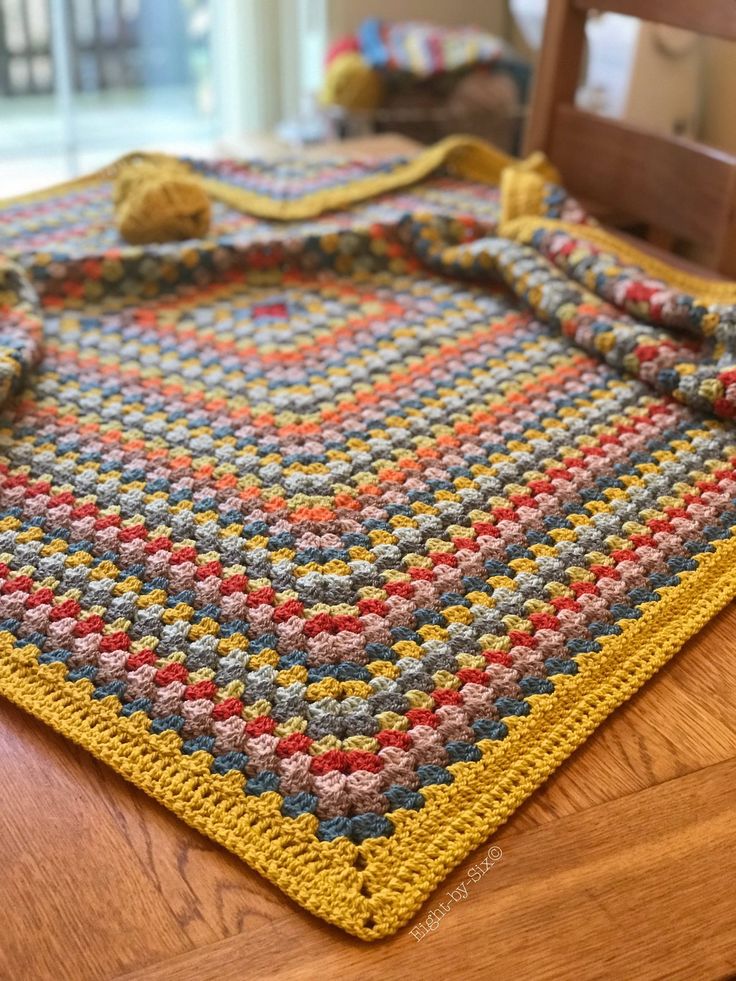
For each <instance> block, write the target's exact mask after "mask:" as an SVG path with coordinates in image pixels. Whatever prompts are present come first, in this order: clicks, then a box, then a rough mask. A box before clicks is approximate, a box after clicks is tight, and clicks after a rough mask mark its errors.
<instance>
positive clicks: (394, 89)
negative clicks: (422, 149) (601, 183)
mask: <svg viewBox="0 0 736 981" xmlns="http://www.w3.org/2000/svg"><path fill="white" fill-rule="evenodd" d="M544 12H545V0H485V2H484V3H482V4H479V3H478V2H477V0H0V197H6V196H9V195H12V194H18V193H24V192H26V191H30V190H33V189H35V188H37V187H42V186H44V185H47V184H50V183H53V182H57V181H60V180H65V179H67V178H69V177H73V176H76V175H77V174H80V173H85V172H88V171H90V170H93V169H96V168H98V167H100V166H102V165H104V164H105V163H107V162H109V161H110V160H112V159H114V158H115V157H116V156H118V155H120V154H122V153H124V152H127V151H129V150H133V149H160V150H165V151H169V152H174V153H182V154H187V155H191V156H203V157H209V156H213V155H220V156H222V155H224V156H258V157H268V156H272V155H276V154H280V153H284V152H285V151H288V150H289V149H294V148H297V149H300V148H303V147H320V146H324V145H325V144H330V148H334V143H335V141H339V140H341V139H344V138H346V137H363V136H367V135H369V134H372V133H376V132H398V133H403V134H404V135H406V136H408V137H410V138H412V139H414V140H418V141H420V142H431V141H433V140H435V139H438V138H440V137H441V136H443V135H445V134H446V133H448V132H453V131H462V132H472V133H476V134H477V135H481V136H484V137H486V138H488V139H491V140H493V141H494V142H496V143H498V144H500V145H501V146H503V147H504V148H505V149H507V150H510V151H514V150H517V149H518V148H519V145H520V136H521V132H522V129H523V125H524V119H525V115H526V108H527V104H528V99H529V96H530V92H531V81H532V76H533V70H534V64H535V58H536V54H537V51H538V48H539V44H540V41H541V32H542V26H543V20H544ZM366 21H367V23H366ZM415 21H422V22H425V24H427V23H428V24H432V25H437V27H438V28H439V29H440V33H439V34H433V33H432V32H431V31H428V29H427V28H425V29H424V30H423V31H418V30H417V29H416V27H414V28H412V29H409V28H407V29H406V30H404V31H403V32H402V31H396V32H395V33H394V34H393V35H391V44H392V45H393V47H391V46H390V45H387V43H386V37H387V35H386V33H385V31H386V25H387V24H393V25H396V24H397V23H398V24H399V25H400V24H402V23H404V22H409V24H410V25H411V23H412V22H415ZM448 27H454V28H460V27H462V28H467V29H468V30H464V31H460V32H455V33H451V34H447V33H442V30H443V29H444V28H448ZM438 39H439V40H438ZM440 49H441V50H440ZM438 50H440V54H439V55H438V54H437V51H438ZM397 52H399V57H398V60H397V57H396V53H397ZM381 59H383V61H381ZM377 69H378V72H377ZM578 101H579V103H580V104H581V105H583V106H585V107H586V108H588V109H590V110H591V111H594V112H600V113H603V114H605V115H609V116H614V117H619V118H626V119H629V120H631V121H633V122H638V123H641V124H642V125H645V126H646V127H647V128H649V129H653V130H660V131H664V132H669V133H678V134H682V135H686V136H687V135H689V136H693V137H696V138H699V139H702V140H703V141H705V142H707V143H709V144H711V145H713V146H716V147H721V148H723V149H725V150H730V151H736V113H734V111H733V108H732V107H733V105H734V103H735V102H736V56H735V55H734V51H733V46H732V45H730V44H728V43H727V42H721V41H717V40H713V39H705V38H699V37H697V36H695V35H689V34H685V33H684V32H682V31H675V30H673V29H666V28H662V27H656V26H655V25H650V24H643V23H641V22H639V21H637V20H634V19H631V18H626V17H620V16H617V15H611V14H607V15H603V16H600V17H598V18H595V19H593V20H592V21H591V22H590V24H589V30H588V56H587V68H586V71H585V75H584V77H583V78H582V79H581V87H580V91H579V94H578Z"/></svg>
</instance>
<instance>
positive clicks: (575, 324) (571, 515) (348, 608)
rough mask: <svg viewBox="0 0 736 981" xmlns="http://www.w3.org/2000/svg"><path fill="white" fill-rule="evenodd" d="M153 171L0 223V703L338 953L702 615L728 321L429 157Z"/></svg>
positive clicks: (726, 306) (733, 395)
mask: <svg viewBox="0 0 736 981" xmlns="http://www.w3.org/2000/svg"><path fill="white" fill-rule="evenodd" d="M187 163H188V166H189V167H190V168H191V169H192V171H193V172H196V173H198V174H199V175H200V176H201V178H202V180H203V181H204V182H205V183H206V186H207V188H208V190H209V192H210V193H211V195H212V196H213V198H214V199H215V202H216V203H215V209H214V227H213V231H212V235H211V236H210V237H209V238H208V239H203V240H197V241H188V242H184V243H178V244H168V245H158V246H146V247H145V248H142V247H131V246H126V245H123V244H122V243H121V242H120V241H119V240H118V238H117V234H116V232H115V229H114V224H113V221H112V198H111V190H110V176H111V173H102V174H98V175H93V176H92V177H90V178H88V179H85V180H82V181H78V182H73V183H71V184H69V185H66V186H63V187H60V188H56V189H51V190H49V191H48V192H44V193H41V194H37V195H32V196H30V197H28V198H27V199H19V200H17V201H14V202H6V203H5V204H4V205H3V206H2V210H0V222H1V225H0V228H1V229H2V232H1V234H2V245H1V251H2V254H3V258H2V260H1V263H2V264H1V265H0V393H1V394H2V397H3V399H4V403H5V404H4V408H3V410H2V417H1V418H0V452H1V454H2V459H0V507H1V508H2V511H1V513H0V579H1V581H2V587H1V589H0V692H1V693H2V694H4V695H5V696H6V697H8V698H10V699H12V700H13V701H15V702H17V703H18V704H19V705H21V706H22V707H23V708H25V709H26V710H28V711H29V712H31V713H32V714H33V715H35V716H36V717H37V718H39V719H42V720H43V721H45V722H46V723H48V724H50V725H52V726H54V727H55V728H56V729H58V730H59V731H61V732H63V733H64V734H65V735H66V736H68V737H69V738H71V739H73V740H75V741H77V742H79V743H81V744H82V745H84V746H86V747H87V748H88V749H89V750H90V751H91V752H93V753H94V754H96V755H97V756H98V757H100V758H101V759H103V760H105V761H106V762H108V763H109V764H111V765H112V766H113V767H115V768H116V769H117V770H118V771H119V772H121V773H122V774H123V775H125V776H126V777H127V778H129V779H130V780H132V781H133V782H135V783H136V784H137V785H139V786H140V787H142V788H143V789H144V790H145V791H147V792H148V793H149V794H151V795H152V796H153V797H155V798H156V799H158V800H160V801H161V802H163V803H164V804H166V805H167V806H168V807H170V808H171V809H172V810H174V811H175V812H176V813H177V814H179V815H180V816H181V817H182V818H183V819H184V820H186V821H188V822H189V823H190V824H192V825H193V826H194V827H196V828H198V829H200V830H201V831H203V832H204V833H205V834H207V835H209V836H210V837H212V838H213V839H215V840H216V841H218V842H220V843H222V844H223V845H225V846H226V847H228V848H229V849H231V850H232V851H233V852H235V853H236V854H238V855H240V856H241V857H242V858H243V859H245V860H246V861H247V862H248V863H249V864H250V865H251V866H253V867H254V868H256V869H257V870H258V871H259V872H261V873H262V874H263V875H265V876H267V877H268V878H269V879H271V880H272V881H273V882H275V883H276V884H277V885H279V886H280V887H281V888H282V889H283V890H284V891H285V892H286V893H288V894H289V895H290V896H291V897H293V898H294V899H295V900H297V901H298V902H299V903H301V904H302V905H304V906H305V907H306V908H307V909H309V910H311V911H312V912H313V913H316V914H317V915H319V916H322V917H324V918H325V919H327V920H329V921H331V922H333V923H336V924H338V925H339V926H341V927H343V928H344V929H346V930H348V931H350V932H352V933H354V934H356V935H357V936H359V937H362V938H364V939H373V938H377V937H380V936H385V935H387V934H389V933H391V932H393V931H395V930H396V929H398V927H399V926H400V925H401V924H403V923H405V922H406V921H407V920H408V919H409V918H410V917H411V916H412V915H413V914H414V913H415V912H416V911H417V909H418V908H419V906H420V905H421V903H422V902H423V901H424V899H425V898H426V897H427V896H428V895H429V894H430V892H431V891H432V889H433V888H434V887H435V886H436V885H437V883H438V882H439V881H440V880H441V878H442V877H443V876H444V875H446V874H447V872H448V871H449V870H450V869H451V868H452V867H453V866H455V865H456V864H457V863H458V862H460V861H461V860H462V859H463V858H464V857H465V856H466V855H467V854H468V853H469V851H470V850H471V849H472V848H474V847H476V846H477V845H478V844H479V843H480V842H482V841H483V840H484V839H485V838H486V837H487V836H488V835H489V834H490V833H491V832H492V831H493V830H494V829H495V828H496V827H498V825H499V824H501V823H502V822H503V821H504V820H505V819H506V818H507V817H508V816H509V815H510V814H511V812H512V811H513V810H514V809H515V808H516V807H517V806H518V805H519V804H520V803H521V801H522V800H524V799H525V798H526V797H527V796H528V795H529V794H530V793H531V792H532V791H533V790H534V788H535V787H536V786H538V785H539V784H540V783H541V782H542V781H543V780H544V779H545V778H546V777H547V776H548V775H549V773H551V772H552V770H553V769H554V768H555V767H556V766H558V765H559V763H560V762H561V761H562V760H563V759H565V758H566V757H567V756H568V755H569V754H570V753H571V752H572V751H573V750H574V749H575V748H576V747H577V746H578V745H579V744H580V743H581V742H582V741H583V740H584V739H585V738H586V737H587V736H588V735H589V734H590V733H591V732H592V730H593V729H594V728H595V727H596V725H597V724H598V723H599V722H600V721H602V719H604V718H605V717H606V715H608V714H609V713H610V712H611V711H612V710H613V709H614V708H615V707H616V706H617V705H619V704H620V703H621V702H622V701H623V700H625V699H626V698H627V697H629V696H630V695H631V694H632V693H633V692H634V691H635V690H636V689H637V688H638V687H639V686H640V685H641V684H643V683H644V681H646V680H647V678H649V677H650V676H651V675H652V674H653V673H654V672H655V671H656V670H657V669H658V668H659V667H661V665H662V664H664V663H665V661H666V660H667V659H668V658H669V657H671V656H672V655H673V654H674V653H675V652H676V651H677V650H678V649H679V648H680V647H681V646H682V644H683V643H684V641H685V640H686V639H687V638H688V637H690V636H691V635H692V634H693V633H694V632H695V631H696V630H697V629H698V628H699V627H700V626H702V624H703V623H704V622H705V621H706V620H707V619H708V618H710V617H711V616H713V615H714V614H715V612H716V611H717V610H718V609H720V608H721V607H722V606H723V605H724V604H725V603H727V602H728V601H729V599H730V598H731V597H732V596H733V595H734V594H735V593H736V575H734V573H733V571H732V570H733V563H734V558H736V541H735V540H734V537H733V527H734V525H736V507H735V503H736V502H735V500H734V497H735V494H736V438H734V436H735V434H734V429H733V425H732V423H731V422H730V421H729V420H730V419H731V418H732V417H733V415H734V412H735V411H736V367H734V365H733V356H734V329H735V321H736V313H735V310H736V307H735V306H734V304H735V303H736V287H734V286H733V285H731V284H712V283H709V282H706V281H703V280H699V279H697V278H694V277H689V276H684V275H682V274H678V273H675V272H674V271H673V270H671V269H669V268H667V267H665V266H663V265H660V264H657V263H654V262H653V261H652V260H649V259H647V258H645V257H644V256H643V255H640V254H638V253H636V252H634V251H633V250H627V249H626V248H625V247H624V246H621V245H619V244H618V243H617V242H616V241H615V240H613V239H611V238H609V236H607V235H606V234H605V233H604V232H603V231H602V230H601V229H600V228H598V227H597V226H595V224H593V223H589V222H587V221H586V219H585V216H584V215H583V214H582V213H581V211H580V209H579V208H578V206H577V205H576V204H575V202H574V201H571V200H570V199H569V198H568V197H567V196H566V194H565V193H564V191H562V190H561V189H560V188H559V187H557V186H556V185H555V184H553V183H550V182H549V181H550V178H551V176H552V175H551V173H550V172H549V170H548V169H546V168H545V167H544V165H543V163H542V162H541V161H539V160H537V161H532V162H531V163H530V164H528V165H526V166H524V165H519V164H517V163H514V162H512V161H510V160H508V159H507V158H506V159H502V158H501V157H500V156H499V155H498V154H494V153H493V152H492V151H488V150H484V149H483V148H479V147H478V146H477V145H473V146H466V145H464V144H463V142H462V141H456V142H455V143H454V144H453V148H452V152H450V153H448V152H447V148H445V150H444V151H442V152H437V151H436V150H430V151H428V152H427V153H426V154H424V155H422V157H421V160H420V165H419V166H418V165H417V163H416V161H401V160H392V161H389V162H383V163H366V162H360V161H348V162H334V161H333V162H312V163H294V162H281V163H277V164H264V163H250V164H245V163H239V162H233V161H223V162H219V163H203V162H196V161H188V162H187ZM348 206H349V207H348ZM340 207H342V209H343V210H329V211H328V210H326V209H328V208H330V209H336V208H337V209H339V208H340Z"/></svg>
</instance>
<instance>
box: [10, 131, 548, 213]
mask: <svg viewBox="0 0 736 981" xmlns="http://www.w3.org/2000/svg"><path fill="white" fill-rule="evenodd" d="M134 159H145V160H149V161H151V162H152V163H159V164H165V163H169V164H170V163H172V162H177V163H181V161H178V158H175V157H170V156H167V155H166V154H162V153H144V152H133V153H128V154H126V155H125V156H123V157H120V158H119V159H118V160H115V161H114V162H113V163H111V164H109V165H108V166H106V167H103V168H101V169H100V170H97V171H95V172H94V173H91V174H86V175H84V176H82V177H77V178H75V179H73V180H70V181H64V182H63V183H61V184H55V185H52V186H51V187H47V188H43V189H41V190H39V191H32V192H30V193H29V194H22V195H19V196H17V197H11V198H5V199H0V208H4V207H10V206H15V205H19V204H29V203H31V202H33V201H39V200H45V199H46V198H49V197H54V196H57V195H59V194H63V193H65V192H66V191H73V190H78V189H80V188H83V187H88V186H89V185H91V184H95V183H97V182H99V181H102V180H111V179H112V178H114V177H115V175H116V173H117V172H118V170H119V169H120V167H121V166H123V165H125V164H126V163H128V162H130V161H132V160H134ZM443 165H446V166H447V167H448V168H449V169H450V170H451V171H452V173H453V174H455V175H456V176H457V177H462V178H466V179H468V180H475V181H479V182H481V183H486V184H498V182H499V180H500V178H501V174H502V173H503V171H504V170H514V171H518V172H520V173H534V174H538V175H539V176H540V177H544V178H546V179H548V180H555V179H556V178H557V176H558V175H557V171H556V170H555V169H554V167H552V165H551V164H550V163H549V162H548V161H547V158H546V157H545V156H544V154H542V153H533V154H532V155H531V156H530V157H528V158H527V159H526V160H517V159H516V158H515V157H511V156H509V155H508V154H507V153H504V152H503V151H502V150H499V149H497V148H496V147H494V146H492V145H491V144H490V143H486V142H485V140H479V139H476V138H475V137H472V136H448V137H446V138H445V139H444V140H440V142H439V143H435V144H433V145H432V146H428V147H425V148H424V149H423V150H420V151H418V153H416V154H415V155H414V156H412V157H410V158H409V159H407V160H406V161H405V162H404V163H402V164H399V165H397V166H396V167H394V169H393V170H391V171H386V172H382V173H377V174H368V175H367V176H366V177H361V178H358V179H356V180H354V181H351V182H350V183H348V184H343V185H339V186H336V187H331V188H325V189H323V190H320V191H314V192H312V193H311V194H304V195H302V196H301V197H299V198H295V199H293V200H290V201H281V200H277V199H274V198H269V197H268V196H267V195H263V194H258V193H257V192H254V191H247V190H245V189H244V188H238V187H234V186H233V185H232V184H228V183H226V182H225V181H219V180H216V179H214V178H200V180H201V182H202V184H203V186H204V187H205V189H206V190H207V192H208V193H209V194H210V195H211V196H212V197H213V198H215V199H217V200H219V201H222V202H223V203H225V204H229V205H230V206H231V207H233V208H236V209H237V210H239V211H244V212H247V213H248V214H251V215H254V216H255V217H257V218H265V219H273V220H277V221H298V220H303V219H305V218H314V217H316V216H318V215H320V214H322V213H323V212H325V211H331V210H335V209H337V208H347V207H349V206H350V205H352V204H357V203H358V202H359V201H365V200H367V199H368V198H371V197H375V196H376V195H378V194H385V193H387V192H389V191H395V190H397V189H398V188H400V187H406V186H408V185H409V184H415V183H417V181H420V180H422V179H423V178H425V177H428V176H429V175H430V174H431V173H432V172H433V171H435V170H437V169H438V168H439V167H441V166H443Z"/></svg>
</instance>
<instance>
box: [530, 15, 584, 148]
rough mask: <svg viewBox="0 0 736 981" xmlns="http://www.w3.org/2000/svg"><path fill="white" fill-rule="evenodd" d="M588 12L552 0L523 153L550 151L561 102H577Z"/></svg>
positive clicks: (546, 22) (536, 74) (545, 27)
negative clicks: (553, 128)
mask: <svg viewBox="0 0 736 981" xmlns="http://www.w3.org/2000/svg"><path fill="white" fill-rule="evenodd" d="M586 19H587V11H585V10H580V9H578V8H577V7H575V6H574V5H573V3H572V2H571V0H549V6H548V8H547V19H546V21H545V25H544V41H543V42H542V48H541V51H540V55H539V63H538V65H537V70H536V73H535V80H534V92H533V98H532V111H531V114H530V116H529V121H528V123H527V128H526V134H525V138H524V152H525V153H531V152H532V151H534V150H543V151H547V150H548V149H549V142H550V135H551V132H552V126H553V123H554V114H555V110H556V108H557V106H558V105H560V104H564V103H568V104H573V103H574V102H575V92H576V90H577V87H578V82H579V80H580V66H581V64H582V60H583V50H584V47H585V22H586Z"/></svg>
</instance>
